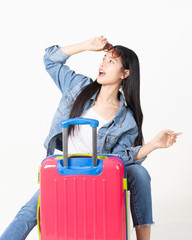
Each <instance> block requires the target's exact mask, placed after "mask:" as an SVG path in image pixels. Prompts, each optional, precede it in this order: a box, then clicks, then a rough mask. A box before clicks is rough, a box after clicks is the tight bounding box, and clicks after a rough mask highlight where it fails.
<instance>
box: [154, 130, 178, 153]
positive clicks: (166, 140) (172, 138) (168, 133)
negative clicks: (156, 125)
mask: <svg viewBox="0 0 192 240" xmlns="http://www.w3.org/2000/svg"><path fill="white" fill-rule="evenodd" d="M181 134H182V132H178V133H174V131H172V130H170V129H167V130H162V131H161V132H159V133H158V134H157V135H156V136H155V137H154V139H153V140H152V141H153V143H154V145H155V146H156V148H168V147H170V146H172V145H173V144H174V143H175V142H176V139H177V136H179V135H181Z"/></svg>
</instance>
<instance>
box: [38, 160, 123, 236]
mask: <svg viewBox="0 0 192 240" xmlns="http://www.w3.org/2000/svg"><path fill="white" fill-rule="evenodd" d="M58 161H59V160H57V158H56V157H48V158H47V159H45V160H44V161H43V163H42V166H41V170H40V229H41V239H42V240H81V239H82V240H126V239H127V209H126V208H127V207H126V201H127V199H126V189H125V187H124V184H123V179H124V180H125V176H126V175H125V167H124V163H123V161H122V160H121V159H120V158H118V157H115V156H110V157H108V159H103V170H102V172H101V173H100V174H99V175H66V176H65V175H61V174H60V173H58V170H57V164H58ZM90 161H91V159H90ZM79 171H81V169H80V170H79Z"/></svg>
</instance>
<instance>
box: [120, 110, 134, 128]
mask: <svg viewBox="0 0 192 240" xmlns="http://www.w3.org/2000/svg"><path fill="white" fill-rule="evenodd" d="M122 127H123V128H124V129H125V130H127V131H128V130H130V129H133V128H137V123H136V121H135V118H134V114H133V111H132V110H131V109H130V108H129V107H126V110H125V118H124V120H123V122H122Z"/></svg>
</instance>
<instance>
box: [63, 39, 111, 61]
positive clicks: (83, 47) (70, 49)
mask: <svg viewBox="0 0 192 240" xmlns="http://www.w3.org/2000/svg"><path fill="white" fill-rule="evenodd" d="M106 43H107V39H106V38H103V36H100V37H95V38H92V39H89V40H86V41H84V42H80V43H76V44H72V45H69V46H66V47H61V51H63V52H64V53H65V54H67V55H68V56H71V55H73V54H76V53H80V52H83V51H87V50H88V51H101V50H102V49H103V47H104V46H105V44H106Z"/></svg>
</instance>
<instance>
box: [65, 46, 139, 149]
mask: <svg viewBox="0 0 192 240" xmlns="http://www.w3.org/2000/svg"><path fill="white" fill-rule="evenodd" d="M114 48H115V49H116V50H117V51H118V52H120V53H121V60H122V72H123V71H124V70H125V69H129V70H130V74H129V76H128V77H127V78H125V79H124V80H123V82H122V86H121V87H122V91H123V93H124V98H125V101H126V103H127V107H129V108H130V109H131V110H132V112H133V116H134V118H135V121H136V123H137V126H138V136H137V137H136V139H135V142H134V146H138V145H142V144H143V133H142V123H143V113H142V110H141V104H140V68H139V59H138V57H137V55H136V53H135V52H134V51H133V50H131V49H129V48H126V47H123V46H121V45H116V46H114ZM101 86H102V85H101V84H99V83H98V82H97V80H95V81H93V82H92V83H90V84H89V85H87V86H86V87H84V88H83V89H82V91H81V92H80V94H79V95H78V96H77V98H76V100H75V102H74V104H73V106H72V108H71V112H70V116H69V118H75V117H79V116H81V114H82V111H83V107H84V106H85V104H86V103H87V102H88V101H89V99H90V98H91V97H92V96H93V95H94V94H95V93H96V92H97V91H98V93H99V91H100V89H101ZM72 132H73V133H74V125H71V126H70V127H69V134H71V133H72Z"/></svg>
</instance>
